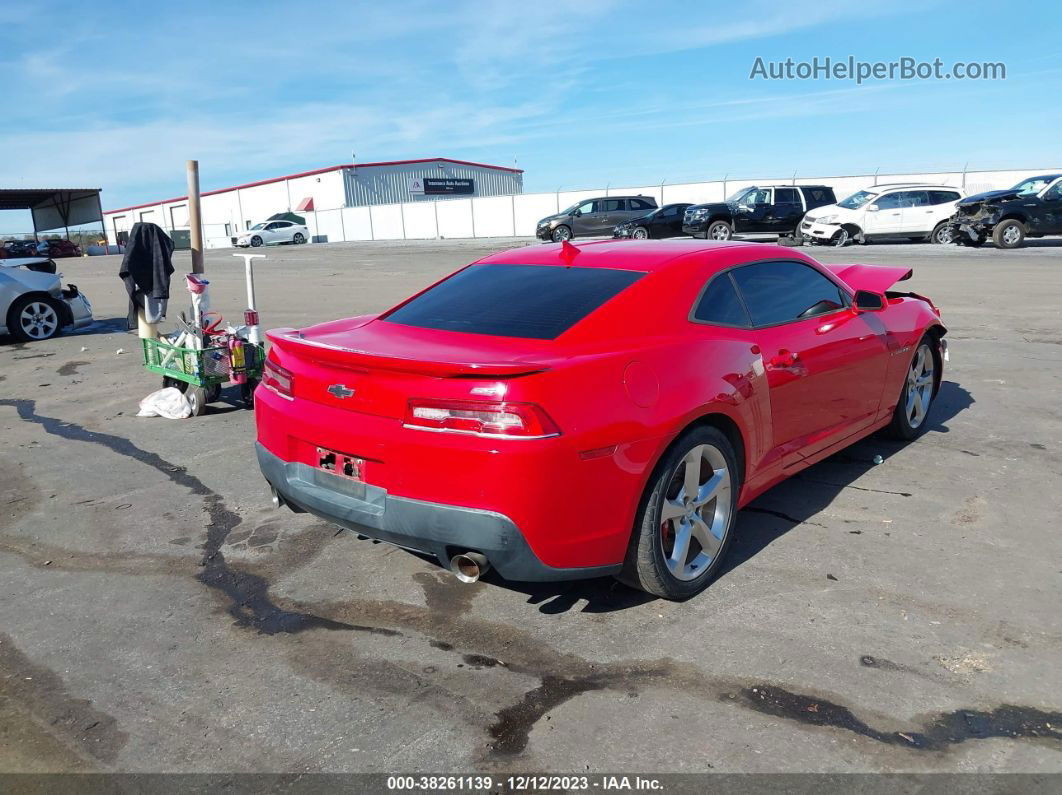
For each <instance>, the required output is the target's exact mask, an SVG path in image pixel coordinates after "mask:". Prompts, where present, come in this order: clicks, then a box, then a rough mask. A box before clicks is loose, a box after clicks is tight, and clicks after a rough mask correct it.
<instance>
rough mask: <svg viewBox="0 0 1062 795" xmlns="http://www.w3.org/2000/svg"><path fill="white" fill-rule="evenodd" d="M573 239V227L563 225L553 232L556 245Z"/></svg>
mask: <svg viewBox="0 0 1062 795" xmlns="http://www.w3.org/2000/svg"><path fill="white" fill-rule="evenodd" d="M571 239H572V230H571V227H568V226H565V225H564V224H561V225H560V226H558V227H557V228H556V229H554V230H553V242H554V243H562V242H564V241H565V240H571Z"/></svg>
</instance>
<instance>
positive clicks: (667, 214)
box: [656, 207, 679, 218]
mask: <svg viewBox="0 0 1062 795" xmlns="http://www.w3.org/2000/svg"><path fill="white" fill-rule="evenodd" d="M678 211H679V208H678V207H665V208H664V209H663V210H661V211H660V212H659V213H657V215H656V217H657V218H674V217H675V216H676V215H678Z"/></svg>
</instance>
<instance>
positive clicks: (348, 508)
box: [255, 444, 621, 582]
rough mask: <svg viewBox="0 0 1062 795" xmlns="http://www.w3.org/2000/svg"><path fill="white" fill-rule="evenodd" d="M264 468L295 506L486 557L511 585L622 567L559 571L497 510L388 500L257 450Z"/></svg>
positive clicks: (395, 539)
mask: <svg viewBox="0 0 1062 795" xmlns="http://www.w3.org/2000/svg"><path fill="white" fill-rule="evenodd" d="M255 447H256V450H257V453H258V464H259V466H260V467H261V469H262V474H263V475H265V479H266V480H267V481H269V484H270V485H271V486H272V487H273V488H274V489H276V491H277V492H278V493H279V494H280V496H281V497H282V498H283V499H284V500H285V501H286V502H287V503H289V504H290V505H291V506H293V507H294V508H297V509H301V510H304V511H307V512H309V513H312V514H314V515H316V516H320V517H321V518H322V519H326V520H328V521H330V522H334V523H335V524H337V525H339V526H341V527H345V528H347V529H349V530H353V531H354V532H357V533H361V534H362V535H366V536H369V537H370V538H377V539H379V540H381V541H387V542H389V543H391V544H395V545H397V546H401V547H405V548H407V549H413V550H416V551H419V552H423V553H426V554H429V555H433V556H435V557H436V558H437V559H438V560H439V562H440V564H441V565H443V566H448V565H449V561H450V558H451V557H452V556H453V555H455V554H457V553H459V552H465V551H468V550H474V551H477V552H481V553H483V554H484V555H485V556H486V557H487V559H488V560H489V561H490V564H491V566H493V567H494V568H496V569H497V570H498V572H499V573H500V574H501V575H502V577H504V578H505V579H507V580H514V581H524V582H534V581H549V580H577V579H584V578H588V577H602V576H606V575H611V574H616V573H618V572H619V570H620V568H621V566H620V565H618V564H617V565H613V566H590V567H581V568H556V567H553V566H547V565H546V564H545V563H543V562H542V561H541V560H540V559H539V558H538V557H537V556H536V555H535V553H534V552H533V551H532V550H531V547H530V546H529V545H528V543H527V540H526V539H525V538H524V536H523V534H522V533H521V532H520V530H519V528H518V527H517V526H516V524H515V523H514V522H513V521H512V520H511V519H510V518H509V517H507V516H504V515H503V514H500V513H496V512H494V511H486V510H478V509H473V508H462V507H460V506H456V505H444V504H441V503H434V502H425V501H423V500H414V499H410V498H408V497H396V496H392V495H389V494H388V493H387V491H386V490H385V489H382V488H380V487H379V486H372V485H369V484H364V483H355V482H354V481H352V480H349V479H347V478H343V477H339V476H337V475H333V474H331V473H328V472H325V471H323V470H321V469H318V468H316V467H312V466H310V465H308V464H302V463H296V462H288V461H284V460H283V459H281V458H279V457H278V456H276V455H274V454H273V453H271V452H270V451H269V450H267V449H266V448H265V447H263V446H262V445H261V444H257V445H256V446H255Z"/></svg>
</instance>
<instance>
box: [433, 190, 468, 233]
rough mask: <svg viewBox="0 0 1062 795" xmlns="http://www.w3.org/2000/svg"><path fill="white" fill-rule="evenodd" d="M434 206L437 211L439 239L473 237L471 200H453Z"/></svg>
mask: <svg viewBox="0 0 1062 795" xmlns="http://www.w3.org/2000/svg"><path fill="white" fill-rule="evenodd" d="M436 204H437V205H438V210H439V237H443V238H451V237H475V234H474V232H473V226H472V202H471V200H469V199H453V200H451V201H443V202H436Z"/></svg>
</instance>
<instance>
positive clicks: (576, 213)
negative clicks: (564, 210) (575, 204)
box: [572, 210, 583, 218]
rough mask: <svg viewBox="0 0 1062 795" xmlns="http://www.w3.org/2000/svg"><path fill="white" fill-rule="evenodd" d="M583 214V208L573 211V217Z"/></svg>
mask: <svg viewBox="0 0 1062 795" xmlns="http://www.w3.org/2000/svg"><path fill="white" fill-rule="evenodd" d="M582 214H583V211H582V210H573V211H572V218H578V217H579V216H580V215H582Z"/></svg>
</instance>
